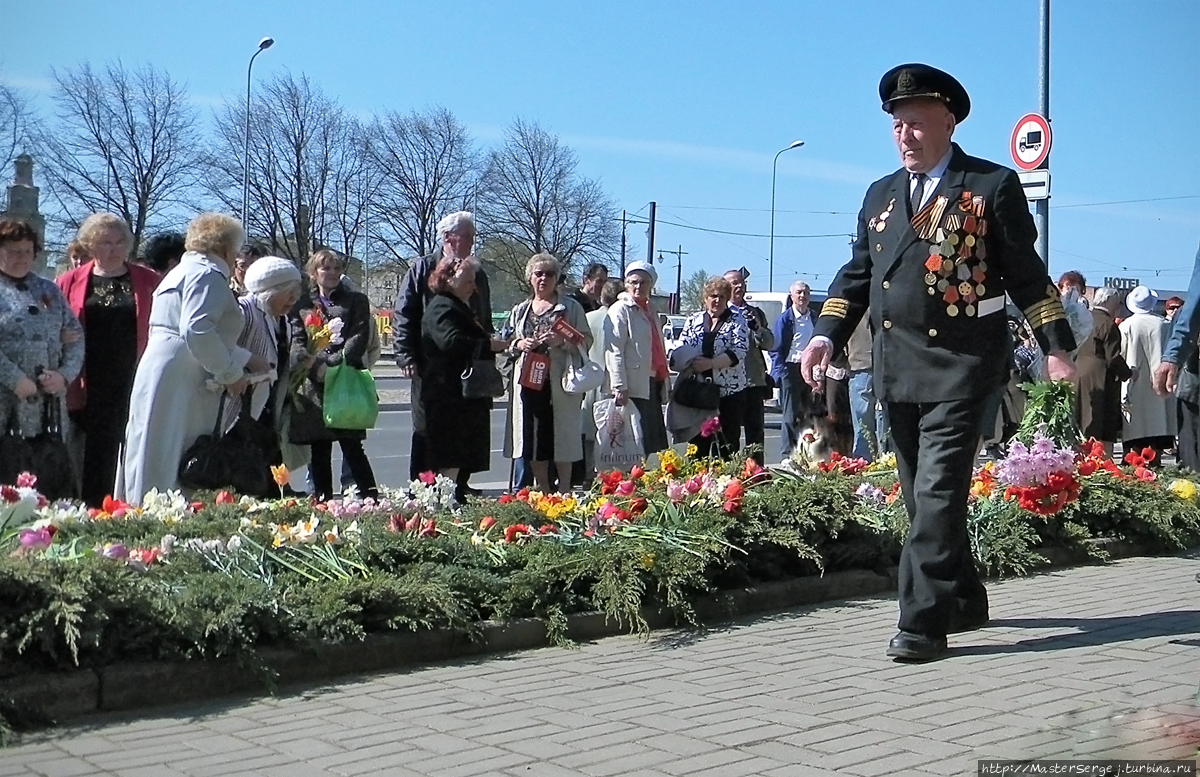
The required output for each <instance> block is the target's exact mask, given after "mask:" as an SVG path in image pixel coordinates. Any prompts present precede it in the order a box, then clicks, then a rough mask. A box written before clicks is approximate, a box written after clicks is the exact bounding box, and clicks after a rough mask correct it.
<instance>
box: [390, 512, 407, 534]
mask: <svg viewBox="0 0 1200 777" xmlns="http://www.w3.org/2000/svg"><path fill="white" fill-rule="evenodd" d="M387 527H388V531H394V532H400V531H404V516H403V515H400V514H399V513H397V514H396V515H393V516H392V517H391V518H388V525H387Z"/></svg>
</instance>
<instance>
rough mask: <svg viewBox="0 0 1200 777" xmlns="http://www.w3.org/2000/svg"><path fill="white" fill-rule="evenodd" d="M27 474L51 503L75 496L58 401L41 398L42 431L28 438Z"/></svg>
mask: <svg viewBox="0 0 1200 777" xmlns="http://www.w3.org/2000/svg"><path fill="white" fill-rule="evenodd" d="M29 471H30V472H31V473H33V474H34V475H37V490H38V493H40V494H41V495H42V496H44V497H46V498H47V499H49V500H51V501H53V500H55V499H69V498H71V497H74V496H75V495H76V494H75V467H74V465H72V463H71V452H70V450H69V449H68V448H67V441H66V440H65V439H63V423H62V402H61V401H60V400H59V398H58V397H57V396H44V397H42V430H41V431H40V432H39V433H38V434H37V436H36V437H32V438H30V439H29Z"/></svg>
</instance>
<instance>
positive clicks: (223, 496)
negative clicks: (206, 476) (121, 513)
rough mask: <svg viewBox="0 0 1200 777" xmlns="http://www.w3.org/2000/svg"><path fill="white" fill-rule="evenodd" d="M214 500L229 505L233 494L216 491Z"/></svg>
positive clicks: (105, 509) (106, 505)
mask: <svg viewBox="0 0 1200 777" xmlns="http://www.w3.org/2000/svg"><path fill="white" fill-rule="evenodd" d="M109 499H111V497H105V498H104V512H106V513H107V512H108V511H109V510H108V501H109ZM216 502H217V504H219V505H231V504H233V494H231V493H229V492H228V491H220V492H218V493H217V499H216ZM113 515H116V513H113Z"/></svg>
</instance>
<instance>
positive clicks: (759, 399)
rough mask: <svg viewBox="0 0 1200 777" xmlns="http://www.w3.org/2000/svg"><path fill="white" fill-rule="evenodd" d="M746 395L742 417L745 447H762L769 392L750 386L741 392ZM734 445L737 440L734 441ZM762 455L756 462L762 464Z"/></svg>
mask: <svg viewBox="0 0 1200 777" xmlns="http://www.w3.org/2000/svg"><path fill="white" fill-rule="evenodd" d="M742 393H743V394H745V395H746V399H745V412H744V413H743V415H742V428H743V429H745V431H746V446H747V447H749V446H751V445H758V446H760V447H761V446H762V445H763V444H764V442H765V441H766V434H767V433H766V431H765V424H766V409H767V408H766V401H767V397H769V396H770V394H771V391H770V389H768V388H767V387H766V386H751V387H750V388H748V389H746V390H745V391H743V392H742ZM734 442H735V443H736V442H737V440H734ZM762 459H763V454H762V452H760V453H759V454H758V456H757V457H756V459H755V460H756V461H757V462H758V463H759V464H762Z"/></svg>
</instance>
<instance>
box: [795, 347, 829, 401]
mask: <svg viewBox="0 0 1200 777" xmlns="http://www.w3.org/2000/svg"><path fill="white" fill-rule="evenodd" d="M832 356H833V346H831V345H830V344H829V343H827V342H825V341H824V340H818V341H817V342H814V343H809V344H808V347H807V348H805V349H804V351H803V352H802V353H801V354H800V377H801V378H803V379H804V382H805V383H807V384H808V385H809V386H810V387H812V388H813V389H814V390H815V389H819V388H821V385H822V384H823V383H824V377H825V374H824V373H825V368H826V367H828V366H829V359H830V357H832ZM815 367H820V368H821V380H817V378H816V377H815V376H814V375H813V369H814V368H815Z"/></svg>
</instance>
